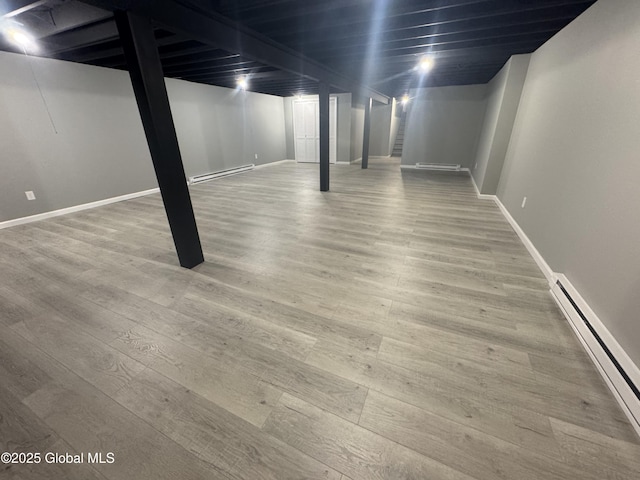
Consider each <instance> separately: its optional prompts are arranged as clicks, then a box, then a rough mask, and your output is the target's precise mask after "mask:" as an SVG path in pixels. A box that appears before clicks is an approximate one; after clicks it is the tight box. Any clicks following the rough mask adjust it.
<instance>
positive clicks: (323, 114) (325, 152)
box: [318, 82, 329, 192]
mask: <svg viewBox="0 0 640 480" xmlns="http://www.w3.org/2000/svg"><path fill="white" fill-rule="evenodd" d="M318 87H319V88H318V96H319V97H320V108H319V116H320V191H321V192H328V191H329V84H328V83H326V82H320V83H319V85H318Z"/></svg>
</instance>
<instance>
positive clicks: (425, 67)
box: [416, 57, 434, 73]
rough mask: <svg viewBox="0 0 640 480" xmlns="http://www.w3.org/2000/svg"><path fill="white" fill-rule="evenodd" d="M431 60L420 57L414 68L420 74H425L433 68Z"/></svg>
mask: <svg viewBox="0 0 640 480" xmlns="http://www.w3.org/2000/svg"><path fill="white" fill-rule="evenodd" d="M433 63H434V62H433V58H431V57H422V58H421V59H420V61H418V65H417V66H416V68H417V69H418V70H419V71H421V72H422V73H426V72H428V71H429V70H431V69H432V68H433Z"/></svg>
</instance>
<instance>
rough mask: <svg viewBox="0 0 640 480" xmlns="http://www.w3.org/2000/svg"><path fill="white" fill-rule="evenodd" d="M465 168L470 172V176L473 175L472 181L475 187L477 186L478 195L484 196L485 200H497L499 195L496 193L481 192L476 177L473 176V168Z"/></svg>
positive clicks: (479, 196)
mask: <svg viewBox="0 0 640 480" xmlns="http://www.w3.org/2000/svg"><path fill="white" fill-rule="evenodd" d="M465 170H466V171H467V172H469V177H471V183H472V184H473V188H475V190H476V195H477V196H478V198H482V199H485V200H493V201H496V200H497V197H496V196H495V195H489V194H486V193H480V189H479V188H478V184H477V183H476V179H475V178H473V175H472V174H471V170H469V169H468V168H465Z"/></svg>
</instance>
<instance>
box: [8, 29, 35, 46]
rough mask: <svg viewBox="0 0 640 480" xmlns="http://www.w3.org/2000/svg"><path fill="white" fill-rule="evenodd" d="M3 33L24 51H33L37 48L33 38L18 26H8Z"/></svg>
mask: <svg viewBox="0 0 640 480" xmlns="http://www.w3.org/2000/svg"><path fill="white" fill-rule="evenodd" d="M3 33H4V36H5V37H6V38H7V40H9V41H10V42H11V43H13V44H14V45H17V46H18V47H20V48H22V49H23V50H25V51H35V50H37V49H38V48H37V47H38V46H37V44H36V41H35V40H34V38H33V37H32V36H31V35H29V34H28V33H27V32H25V31H24V30H22V29H20V28H17V27H9V28H7V29H6V30H4V32H3Z"/></svg>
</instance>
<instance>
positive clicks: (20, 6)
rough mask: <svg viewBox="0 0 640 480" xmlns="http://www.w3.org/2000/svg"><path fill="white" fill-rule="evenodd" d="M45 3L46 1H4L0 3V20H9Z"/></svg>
mask: <svg viewBox="0 0 640 480" xmlns="http://www.w3.org/2000/svg"><path fill="white" fill-rule="evenodd" d="M45 3H47V0H39V1H37V2H34V1H33V0H5V1H3V2H0V18H11V17H15V16H16V15H20V14H21V13H24V12H28V11H29V10H33V9H34V8H36V7H39V6H40V5H44V4H45Z"/></svg>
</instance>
